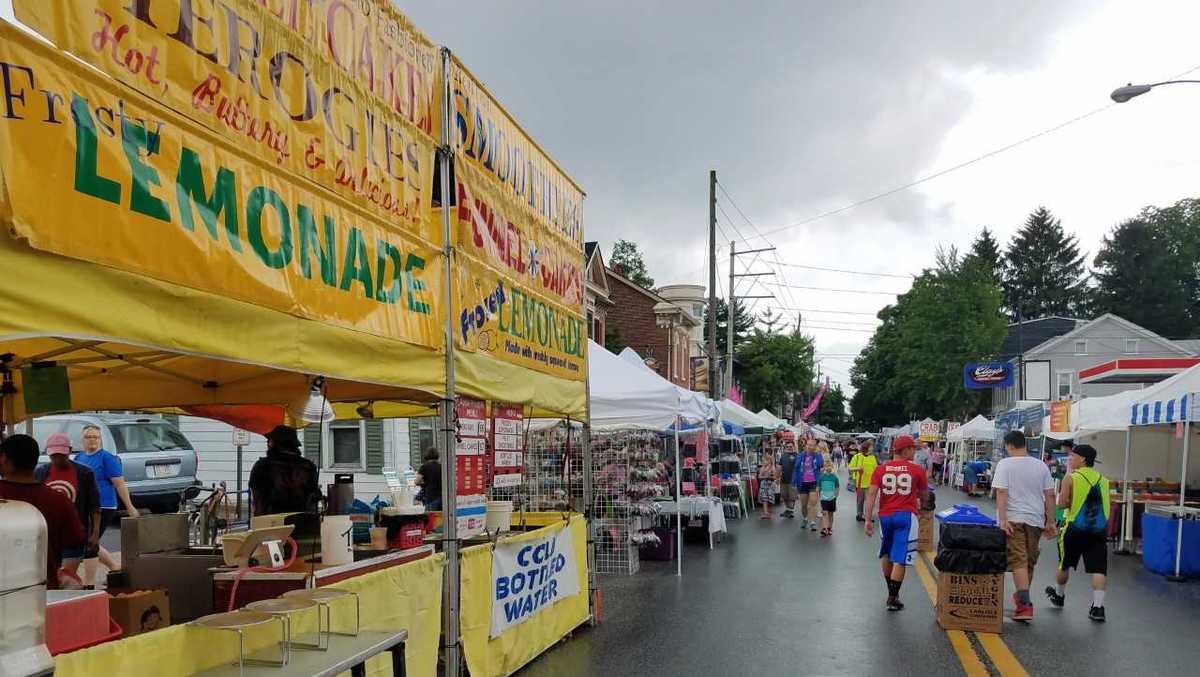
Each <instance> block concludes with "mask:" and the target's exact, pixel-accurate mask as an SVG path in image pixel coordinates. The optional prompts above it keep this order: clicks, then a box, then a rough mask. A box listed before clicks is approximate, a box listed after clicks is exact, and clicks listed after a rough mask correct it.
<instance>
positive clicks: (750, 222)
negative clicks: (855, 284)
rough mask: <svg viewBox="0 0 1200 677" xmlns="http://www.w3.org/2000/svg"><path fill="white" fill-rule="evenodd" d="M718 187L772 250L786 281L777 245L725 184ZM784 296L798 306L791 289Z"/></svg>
mask: <svg viewBox="0 0 1200 677" xmlns="http://www.w3.org/2000/svg"><path fill="white" fill-rule="evenodd" d="M717 187H718V188H720V189H721V193H722V194H724V195H725V197H726V199H728V200H729V204H730V205H731V206H732V207H733V208H734V209H735V210H737V213H738V214H740V215H741V217H742V219H744V220H745V221H746V223H748V224H749V225H750V227H751V228H753V229H754V232H755V233H757V234H758V236H759V237H760V238H762V239H763V240H764V241H765V242H766V243H767V246H769V247H771V248H772V251H771V255H772V257H773V258H774V259H775V264H776V266H779V278H780V279H784V278H785V277H787V276H786V275H784V272H783V267H782V263H783V262H782V261H781V260H780V258H779V251H778V250H775V249H774V247H775V243H774V242H772V241H771V240H770V239H769V238H767V237H766V236H765V235H763V234H762V231H761V230H759V229H758V226H757V225H755V224H754V222H753V221H751V220H750V217H749V216H746V212H744V211H742V208H741V207H740V206H738V203H737V200H734V199H733V195H731V194H730V193H729V191H728V190H727V189H726V188H725V185H724V184H722V183H721V182H720V181H717ZM725 218H729V215H728V214H726V216H725ZM743 241H744V240H743ZM784 294H785V295H786V296H787V297H788V298H787V301H788V303H791V304H792V305H795V304H796V297H795V295H794V294H792V291H791V290H790V289H785V290H784Z"/></svg>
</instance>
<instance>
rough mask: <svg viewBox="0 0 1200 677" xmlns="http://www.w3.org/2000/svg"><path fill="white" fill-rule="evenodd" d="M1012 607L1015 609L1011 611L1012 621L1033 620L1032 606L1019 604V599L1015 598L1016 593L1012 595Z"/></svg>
mask: <svg viewBox="0 0 1200 677" xmlns="http://www.w3.org/2000/svg"><path fill="white" fill-rule="evenodd" d="M1013 606H1015V607H1016V608H1015V609H1013V615H1012V619H1013V620H1014V621H1032V620H1033V605H1032V604H1021V601H1020V598H1018V597H1017V593H1015V592H1014V593H1013Z"/></svg>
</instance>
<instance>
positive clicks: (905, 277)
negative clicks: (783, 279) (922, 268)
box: [779, 262, 916, 280]
mask: <svg viewBox="0 0 1200 677" xmlns="http://www.w3.org/2000/svg"><path fill="white" fill-rule="evenodd" d="M779 265H781V266H787V267H789V268H806V269H808V270H820V271H824V272H826V273H846V274H847V275H866V276H869V277H898V278H900V279H902V280H911V279H913V278H914V277H916V276H915V275H902V274H900V273H871V272H867V271H865V270H844V269H842V268H822V267H821V266H810V265H806V264H803V263H783V262H780V263H779Z"/></svg>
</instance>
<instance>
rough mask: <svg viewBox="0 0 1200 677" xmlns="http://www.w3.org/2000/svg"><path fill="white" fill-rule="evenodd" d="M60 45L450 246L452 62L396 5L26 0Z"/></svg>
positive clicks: (360, 0) (255, 150)
mask: <svg viewBox="0 0 1200 677" xmlns="http://www.w3.org/2000/svg"><path fill="white" fill-rule="evenodd" d="M14 9H15V11H16V14H17V17H18V18H19V19H21V20H22V21H23V22H24V23H26V24H27V25H29V26H30V27H32V28H33V29H34V30H36V31H38V32H40V33H41V34H42V35H44V36H46V37H47V38H48V39H49V40H50V41H51V42H53V43H55V44H56V45H57V46H58V47H60V48H62V49H64V50H66V51H68V52H71V53H72V54H75V55H76V56H78V57H79V58H81V59H83V60H84V61H86V62H88V63H90V64H92V65H94V66H96V67H97V68H99V69H100V70H102V71H103V72H105V73H107V74H108V75H111V76H112V77H114V78H116V79H118V80H120V81H121V82H123V83H125V84H127V85H129V86H131V87H134V88H136V89H138V90H139V91H141V92H142V93H144V94H146V95H148V96H149V97H151V98H153V99H155V100H157V101H159V102H161V103H163V104H165V105H166V106H167V107H169V108H171V109H173V110H174V111H176V112H177V113H180V114H182V115H184V116H186V117H188V118H191V119H193V120H196V121H197V122H200V123H201V124H203V125H204V126H206V127H207V128H209V129H211V130H214V131H216V132H218V133H220V134H221V135H222V136H224V137H225V138H226V139H227V140H229V141H231V142H232V143H234V144H236V145H238V146H239V147H242V148H245V149H246V150H247V151H249V152H250V153H251V154H253V155H254V156H256V157H262V158H265V159H267V160H269V161H270V162H271V164H272V165H274V167H276V168H278V169H279V170H283V171H287V172H290V173H292V174H295V175H297V176H303V177H305V178H307V179H309V180H311V181H313V182H315V183H317V184H319V185H321V186H323V187H325V188H328V189H331V190H333V191H334V192H336V193H338V194H339V195H341V196H342V197H345V198H348V199H351V200H353V201H354V202H355V203H356V204H358V205H359V206H360V207H362V208H363V209H364V210H367V211H371V212H372V213H373V214H374V215H375V216H376V217H378V218H381V219H386V220H388V221H389V222H392V223H396V224H399V225H401V226H402V227H404V228H405V229H406V230H407V231H408V232H409V233H410V234H412V235H414V236H416V237H419V238H421V239H423V240H426V241H429V242H434V243H440V242H441V229H440V228H438V227H436V226H432V225H431V224H430V220H429V205H430V201H429V196H430V191H431V188H432V177H433V172H432V164H433V159H434V155H433V149H434V145H435V140H436V139H437V138H439V136H440V128H439V127H440V119H441V115H440V114H439V111H440V110H441V106H440V105H439V101H440V98H439V97H440V96H441V87H440V82H441V78H440V73H441V70H442V66H441V60H440V55H439V52H438V50H437V48H436V47H435V46H434V45H433V44H432V43H431V42H430V41H429V40H428V39H427V38H426V37H425V36H424V35H422V34H421V33H420V32H419V31H417V30H416V29H415V28H414V27H413V26H412V25H411V24H410V23H409V22H408V20H407V19H406V18H405V17H403V16H402V15H401V14H400V13H399V12H397V11H396V10H395V9H394V8H393V7H392V5H391V3H390V2H389V1H388V0H328V1H323V2H320V3H314V2H312V1H311V0H221V1H220V2H216V1H214V0H70V1H69V2H59V1H55V2H47V1H46V0H15V2H14Z"/></svg>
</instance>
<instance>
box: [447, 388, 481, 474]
mask: <svg viewBox="0 0 1200 677" xmlns="http://www.w3.org/2000/svg"><path fill="white" fill-rule="evenodd" d="M454 416H455V421H456V423H457V426H458V434H457V435H456V436H455V438H456V439H455V445H454V461H455V476H454V479H455V484H456V493H457V495H458V496H460V497H463V496H473V495H479V494H483V493H484V492H486V491H487V406H486V405H485V404H484V402H482V401H481V400H473V399H470V398H467V397H460V398H458V399H457V400H455V402H454Z"/></svg>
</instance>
